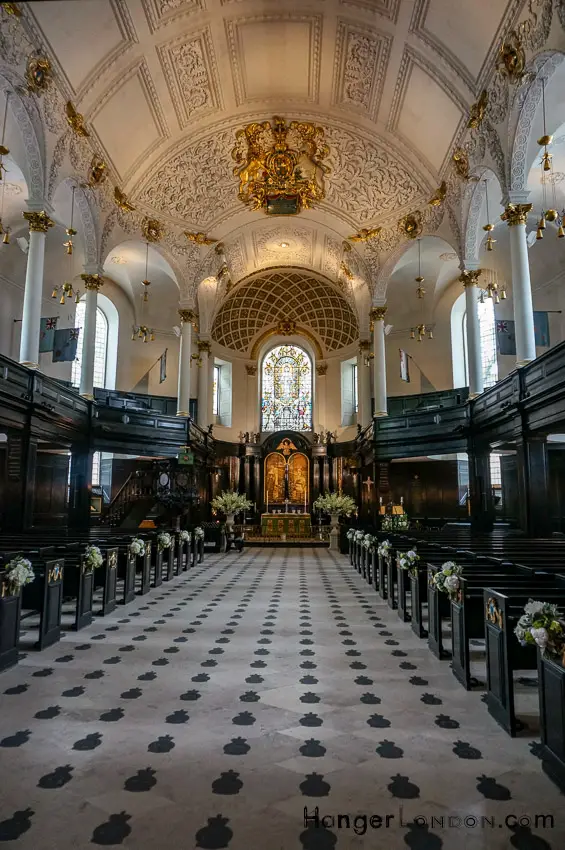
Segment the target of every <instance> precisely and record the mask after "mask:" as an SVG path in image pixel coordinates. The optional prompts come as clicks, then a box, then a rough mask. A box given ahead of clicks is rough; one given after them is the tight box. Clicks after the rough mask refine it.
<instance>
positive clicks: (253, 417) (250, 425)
mask: <svg viewBox="0 0 565 850" xmlns="http://www.w3.org/2000/svg"><path fill="white" fill-rule="evenodd" d="M245 371H246V373H247V416H246V418H245V423H246V427H247V430H248V432H249V434H250V435H251V434H257V433H258V432H259V431H260V430H261V422H260V416H261V411H260V410H259V399H258V396H257V364H256V363H246V364H245ZM258 418H259V424H257V420H258Z"/></svg>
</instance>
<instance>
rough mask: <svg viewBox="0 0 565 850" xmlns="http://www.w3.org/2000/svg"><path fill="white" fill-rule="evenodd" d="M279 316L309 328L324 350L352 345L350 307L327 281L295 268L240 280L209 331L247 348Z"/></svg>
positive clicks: (221, 340)
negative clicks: (239, 283)
mask: <svg viewBox="0 0 565 850" xmlns="http://www.w3.org/2000/svg"><path fill="white" fill-rule="evenodd" d="M280 321H291V322H296V323H297V324H298V325H302V326H306V327H308V328H311V329H312V330H313V331H314V333H315V334H316V335H317V336H318V337H319V338H320V339H321V341H322V343H323V345H324V347H325V349H326V352H330V351H337V350H339V349H341V348H344V347H345V346H348V345H351V344H352V343H353V342H355V340H356V339H357V338H358V335H359V330H358V325H357V319H356V317H355V315H354V313H353V311H352V309H351V307H350V306H349V304H348V303H347V301H346V300H345V299H344V298H343V297H342V296H341V295H340V294H339V293H338V292H336V290H335V289H333V287H332V286H330V284H329V283H328V282H324V281H322V280H320V279H318V278H317V277H315V276H313V275H312V274H309V273H308V272H307V271H303V270H299V269H272V270H270V271H268V272H262V273H259V274H258V275H255V276H253V278H251V279H248V280H247V281H243V282H242V283H241V285H240V286H238V288H237V289H236V290H235V291H234V292H233V294H232V295H230V296H229V297H228V298H227V300H226V301H225V302H224V304H223V305H222V307H221V308H220V311H219V312H218V315H217V316H216V320H215V322H214V325H213V328H212V337H213V339H215V340H216V342H218V343H220V344H221V345H224V346H225V347H226V348H231V349H232V350H234V351H239V352H241V353H248V352H249V350H250V348H251V346H252V344H253V341H254V339H255V338H256V337H257V336H258V335H259V334H260V333H263V332H264V331H265V329H266V328H269V327H272V326H273V325H276V324H277V323H278V322H280Z"/></svg>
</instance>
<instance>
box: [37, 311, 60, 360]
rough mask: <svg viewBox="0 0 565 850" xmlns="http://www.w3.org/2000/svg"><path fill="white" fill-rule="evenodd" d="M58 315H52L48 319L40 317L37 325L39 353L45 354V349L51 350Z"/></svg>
mask: <svg viewBox="0 0 565 850" xmlns="http://www.w3.org/2000/svg"><path fill="white" fill-rule="evenodd" d="M58 319H59V317H58V316H52V317H51V318H49V319H41V322H40V325H39V353H40V354H45V352H46V351H53V343H54V341H55V331H56V330H57V321H58Z"/></svg>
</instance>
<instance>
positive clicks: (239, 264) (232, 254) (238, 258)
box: [226, 236, 247, 281]
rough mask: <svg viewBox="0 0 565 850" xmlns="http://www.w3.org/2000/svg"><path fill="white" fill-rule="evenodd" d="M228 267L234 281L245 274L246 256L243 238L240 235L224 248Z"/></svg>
mask: <svg viewBox="0 0 565 850" xmlns="http://www.w3.org/2000/svg"><path fill="white" fill-rule="evenodd" d="M226 258H227V262H228V268H229V270H230V274H231V276H232V279H233V280H234V281H237V280H240V279H241V278H242V277H244V276H245V275H246V274H247V256H246V251H245V240H244V239H243V237H242V236H240V237H239V238H238V239H234V241H233V242H231V243H230V245H229V247H228V248H227V249H226Z"/></svg>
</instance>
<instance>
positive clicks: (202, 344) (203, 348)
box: [196, 339, 212, 354]
mask: <svg viewBox="0 0 565 850" xmlns="http://www.w3.org/2000/svg"><path fill="white" fill-rule="evenodd" d="M196 345H197V346H198V351H199V352H200V354H202V353H205V354H211V352H212V343H211V342H208V341H207V340H205V339H199V340H198V342H197V343H196Z"/></svg>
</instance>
